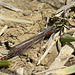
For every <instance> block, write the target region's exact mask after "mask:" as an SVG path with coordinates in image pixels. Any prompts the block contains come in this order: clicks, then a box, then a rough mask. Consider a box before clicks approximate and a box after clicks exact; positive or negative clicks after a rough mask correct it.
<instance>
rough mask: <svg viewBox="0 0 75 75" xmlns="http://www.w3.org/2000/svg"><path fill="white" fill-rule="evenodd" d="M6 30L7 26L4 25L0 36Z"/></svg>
mask: <svg viewBox="0 0 75 75" xmlns="http://www.w3.org/2000/svg"><path fill="white" fill-rule="evenodd" d="M7 28H8V26H7V25H5V26H4V27H3V28H2V30H1V31H0V36H1V35H2V34H3V33H4V31H5V30H6V29H7Z"/></svg>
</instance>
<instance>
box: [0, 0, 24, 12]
mask: <svg viewBox="0 0 75 75" xmlns="http://www.w3.org/2000/svg"><path fill="white" fill-rule="evenodd" d="M0 5H2V6H4V7H6V8H8V9H11V10H13V11H16V12H23V11H22V10H21V9H18V8H15V7H14V6H11V5H9V4H7V3H5V2H2V1H0Z"/></svg>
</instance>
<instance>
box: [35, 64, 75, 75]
mask: <svg viewBox="0 0 75 75" xmlns="http://www.w3.org/2000/svg"><path fill="white" fill-rule="evenodd" d="M45 72H49V73H58V74H59V75H60V74H63V75H66V74H72V73H75V65H72V66H69V67H62V68H57V69H53V70H49V69H48V70H45V71H42V72H38V73H35V74H41V73H45Z"/></svg>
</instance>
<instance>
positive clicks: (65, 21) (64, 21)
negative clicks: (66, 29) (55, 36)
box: [61, 19, 70, 26]
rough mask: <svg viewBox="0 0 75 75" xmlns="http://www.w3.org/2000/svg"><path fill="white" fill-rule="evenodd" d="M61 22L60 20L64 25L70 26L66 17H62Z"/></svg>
mask: <svg viewBox="0 0 75 75" xmlns="http://www.w3.org/2000/svg"><path fill="white" fill-rule="evenodd" d="M61 22H62V23H63V24H64V25H66V26H70V23H69V21H68V20H66V19H62V20H61Z"/></svg>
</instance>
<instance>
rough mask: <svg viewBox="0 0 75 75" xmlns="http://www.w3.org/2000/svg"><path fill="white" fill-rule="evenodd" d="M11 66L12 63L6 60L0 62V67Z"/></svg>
mask: <svg viewBox="0 0 75 75" xmlns="http://www.w3.org/2000/svg"><path fill="white" fill-rule="evenodd" d="M11 64H12V61H8V60H3V61H0V67H4V66H10V65H11Z"/></svg>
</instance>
